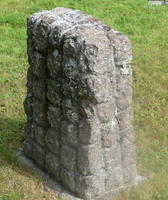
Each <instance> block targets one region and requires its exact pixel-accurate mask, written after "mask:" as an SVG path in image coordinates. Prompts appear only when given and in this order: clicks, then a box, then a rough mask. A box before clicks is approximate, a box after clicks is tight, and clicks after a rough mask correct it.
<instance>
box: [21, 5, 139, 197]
mask: <svg viewBox="0 0 168 200" xmlns="http://www.w3.org/2000/svg"><path fill="white" fill-rule="evenodd" d="M27 44H28V61H29V64H30V67H29V69H28V73H27V96H26V99H25V101H24V108H25V112H26V115H27V125H26V126H25V141H24V143H23V152H24V154H25V155H26V156H28V157H29V158H31V159H32V160H34V161H35V162H36V163H37V165H38V166H39V167H41V168H43V169H44V170H45V171H47V172H48V173H49V174H50V175H51V176H52V177H53V178H54V179H55V180H58V181H60V184H62V185H64V186H65V187H66V188H67V190H69V191H71V192H72V193H73V194H75V195H76V196H78V197H80V198H82V199H84V200H94V199H95V200H100V199H101V200H104V199H105V198H106V197H109V196H108V195H107V194H109V195H111V194H114V193H116V192H115V191H116V188H122V187H124V186H125V184H127V185H132V184H134V183H135V182H137V181H136V180H137V169H136V159H135V146H134V137H133V125H132V120H133V112H132V70H131V66H130V64H131V59H132V52H131V43H130V41H129V39H128V37H127V36H125V35H123V34H122V33H120V32H117V31H114V30H113V29H111V28H110V27H108V26H107V25H105V24H103V23H101V21H99V20H97V19H94V18H93V17H91V16H88V15H86V14H84V13H82V12H81V11H76V10H71V9H65V8H56V9H53V10H51V11H40V12H37V13H34V14H33V15H32V16H30V17H29V18H28V40H27ZM109 191H110V192H109ZM112 191H113V192H112ZM65 196H66V195H65ZM65 196H64V197H65ZM65 199H66V197H65Z"/></svg>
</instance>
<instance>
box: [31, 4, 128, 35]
mask: <svg viewBox="0 0 168 200" xmlns="http://www.w3.org/2000/svg"><path fill="white" fill-rule="evenodd" d="M47 18H48V19H49V18H52V19H53V22H52V23H53V24H54V20H57V21H58V20H60V21H62V23H70V24H71V26H74V25H76V26H80V25H81V26H91V25H92V26H93V25H94V26H96V27H97V28H98V29H100V30H103V31H104V32H113V33H114V34H119V35H124V34H122V33H121V32H119V31H116V30H113V29H112V28H111V27H110V26H108V25H106V24H104V23H103V22H101V21H100V20H99V19H96V18H95V17H93V16H91V15H88V14H85V13H83V12H82V11H80V10H74V9H70V8H64V7H57V8H53V9H51V10H41V11H38V12H35V13H33V14H32V15H31V16H29V17H28V21H29V22H30V21H31V22H34V23H35V22H38V21H39V20H44V21H45V19H47ZM124 36H125V35H124ZM126 37H127V36H126Z"/></svg>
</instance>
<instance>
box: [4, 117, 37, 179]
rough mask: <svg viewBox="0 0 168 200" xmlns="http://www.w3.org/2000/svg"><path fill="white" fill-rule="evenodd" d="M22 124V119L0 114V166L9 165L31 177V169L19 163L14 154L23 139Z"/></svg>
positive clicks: (23, 122)
mask: <svg viewBox="0 0 168 200" xmlns="http://www.w3.org/2000/svg"><path fill="white" fill-rule="evenodd" d="M24 124H25V120H24V119H16V118H15V119H10V118H5V117H3V116H0V166H1V167H2V166H7V167H11V168H12V169H13V170H15V171H16V172H17V173H19V174H21V175H24V176H26V177H30V176H31V177H32V175H33V173H32V171H31V170H30V169H28V168H26V167H25V166H23V165H21V164H20V163H19V162H18V161H17V158H16V156H15V155H14V152H15V151H16V150H17V149H18V148H19V147H21V146H22V142H23V140H24V137H23V129H24ZM33 176H35V175H33Z"/></svg>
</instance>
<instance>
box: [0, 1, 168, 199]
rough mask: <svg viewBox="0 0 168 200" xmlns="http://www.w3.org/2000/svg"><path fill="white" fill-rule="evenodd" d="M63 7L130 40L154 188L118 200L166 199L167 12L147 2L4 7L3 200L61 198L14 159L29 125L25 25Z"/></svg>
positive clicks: (0, 71)
mask: <svg viewBox="0 0 168 200" xmlns="http://www.w3.org/2000/svg"><path fill="white" fill-rule="evenodd" d="M57 6H63V7H69V8H73V9H80V10H82V11H84V12H86V13H88V14H91V15H93V16H95V17H96V18H99V19H101V20H102V21H103V22H104V23H106V24H108V25H109V26H111V27H113V28H114V29H117V30H119V31H121V32H123V33H125V34H127V35H128V36H129V38H130V40H131V41H132V45H133V56H134V60H133V65H132V66H133V71H134V83H133V88H134V113H135V136H136V145H137V166H138V170H139V172H140V173H141V174H143V175H145V176H147V177H148V181H146V182H145V183H144V184H142V185H140V186H138V187H136V188H133V189H131V190H130V191H124V192H121V193H120V195H119V197H118V198H117V200H167V199H168V190H167V186H168V123H167V122H168V92H167V91H168V81H167V80H168V62H167V60H168V53H167V49H168V42H167V41H168V34H167V33H168V26H167V18H168V7H166V6H149V5H148V3H147V1H146V0H138V1H135V0H92V1H91V0H54V1H52V0H22V1H20V0H5V1H4V0H0V41H1V42H0V180H1V181H0V200H35V199H36V200H54V199H57V198H55V197H54V196H53V195H52V194H51V193H49V192H45V191H44V189H43V184H42V181H41V180H40V179H39V178H38V177H36V176H35V175H34V174H33V173H32V172H31V171H30V170H29V169H26V168H24V167H23V166H21V165H20V164H18V163H17V162H16V160H15V158H14V157H13V155H12V153H13V151H14V150H15V149H17V148H18V147H19V146H20V145H21V143H22V140H23V126H24V123H25V120H26V119H25V114H24V111H23V103H22V102H23V100H24V97H25V92H26V88H25V82H26V70H27V67H28V64H27V56H26V18H27V16H29V15H30V14H31V13H33V12H36V11H38V10H42V9H43V10H44V9H51V8H54V7H57Z"/></svg>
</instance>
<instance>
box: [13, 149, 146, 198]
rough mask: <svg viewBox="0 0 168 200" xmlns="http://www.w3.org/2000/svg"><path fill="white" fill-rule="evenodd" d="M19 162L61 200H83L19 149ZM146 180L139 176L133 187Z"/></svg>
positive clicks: (16, 154) (113, 191)
mask: <svg viewBox="0 0 168 200" xmlns="http://www.w3.org/2000/svg"><path fill="white" fill-rule="evenodd" d="M14 155H15V156H16V157H17V159H18V161H19V162H20V163H21V164H23V165H24V166H26V167H29V168H31V169H32V170H33V172H34V173H35V174H37V175H38V176H39V177H41V178H42V179H43V181H44V188H45V189H46V191H52V192H54V193H55V195H56V196H58V198H60V200H83V199H81V198H78V197H76V196H75V195H74V194H72V193H70V192H69V191H67V190H66V189H65V188H64V187H63V186H62V185H61V184H60V183H59V182H57V181H55V180H54V179H53V178H51V177H50V176H49V174H48V173H47V172H45V171H43V170H41V169H40V168H39V167H38V166H37V165H36V164H35V163H34V161H33V160H31V159H29V158H27V157H26V156H25V155H24V153H23V152H22V149H19V150H18V151H16V152H15V154H14ZM144 180H145V178H144V177H142V176H137V177H136V178H135V181H134V183H133V185H132V186H134V185H137V184H138V183H140V182H142V181H144ZM126 188H128V186H123V187H118V188H116V189H113V190H111V191H108V192H107V193H105V194H103V195H102V196H100V197H98V198H96V199H95V200H108V199H111V198H113V197H114V196H116V195H117V194H118V192H119V191H121V190H124V189H126Z"/></svg>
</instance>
